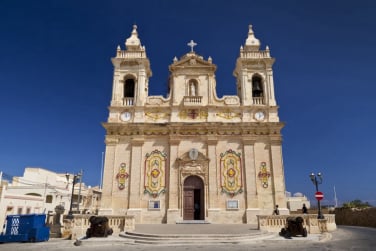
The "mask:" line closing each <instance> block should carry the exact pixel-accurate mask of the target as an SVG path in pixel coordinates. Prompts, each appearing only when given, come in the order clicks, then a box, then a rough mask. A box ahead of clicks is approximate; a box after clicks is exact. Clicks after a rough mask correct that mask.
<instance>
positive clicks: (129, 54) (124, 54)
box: [116, 50, 146, 59]
mask: <svg viewBox="0 0 376 251" xmlns="http://www.w3.org/2000/svg"><path fill="white" fill-rule="evenodd" d="M116 57H117V58H135V59H139V58H146V53H145V51H122V50H118V51H117V54H116Z"/></svg>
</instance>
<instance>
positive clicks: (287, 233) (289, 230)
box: [279, 216, 307, 238]
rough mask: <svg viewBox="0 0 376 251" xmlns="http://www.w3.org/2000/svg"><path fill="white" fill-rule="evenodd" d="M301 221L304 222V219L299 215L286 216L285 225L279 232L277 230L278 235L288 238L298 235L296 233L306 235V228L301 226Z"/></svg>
mask: <svg viewBox="0 0 376 251" xmlns="http://www.w3.org/2000/svg"><path fill="white" fill-rule="evenodd" d="M303 222H304V219H303V218H302V217H300V216H298V217H288V218H287V223H286V227H285V228H282V229H281V232H279V235H280V236H283V237H285V238H290V237H292V236H298V235H301V236H303V237H307V229H306V228H305V227H303Z"/></svg>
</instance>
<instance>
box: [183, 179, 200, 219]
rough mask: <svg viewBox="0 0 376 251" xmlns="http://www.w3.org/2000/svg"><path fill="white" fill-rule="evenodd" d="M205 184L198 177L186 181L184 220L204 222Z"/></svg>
mask: <svg viewBox="0 0 376 251" xmlns="http://www.w3.org/2000/svg"><path fill="white" fill-rule="evenodd" d="M204 201H205V200H204V183H203V182H202V179H200V178H199V177H198V176H189V177H188V178H186V179H185V181H184V204H183V209H184V210H183V219H184V220H204V212H205V208H204V204H205V203H204Z"/></svg>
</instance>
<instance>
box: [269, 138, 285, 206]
mask: <svg viewBox="0 0 376 251" xmlns="http://www.w3.org/2000/svg"><path fill="white" fill-rule="evenodd" d="M270 153H271V161H272V162H271V163H272V167H271V168H272V179H273V189H274V196H275V204H277V205H279V207H280V210H283V208H287V202H286V193H285V192H286V188H285V176H284V171H283V160H282V146H281V142H280V141H272V142H271V143H270Z"/></svg>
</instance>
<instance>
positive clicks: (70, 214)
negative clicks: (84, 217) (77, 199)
mask: <svg viewBox="0 0 376 251" xmlns="http://www.w3.org/2000/svg"><path fill="white" fill-rule="evenodd" d="M65 177H66V178H67V182H68V184H69V178H70V174H69V173H66V174H65ZM80 177H81V173H78V174H73V181H72V195H71V201H70V206H69V212H68V217H67V218H72V216H73V212H72V205H73V195H74V185H76V184H77V181H78V179H79V178H80Z"/></svg>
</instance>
